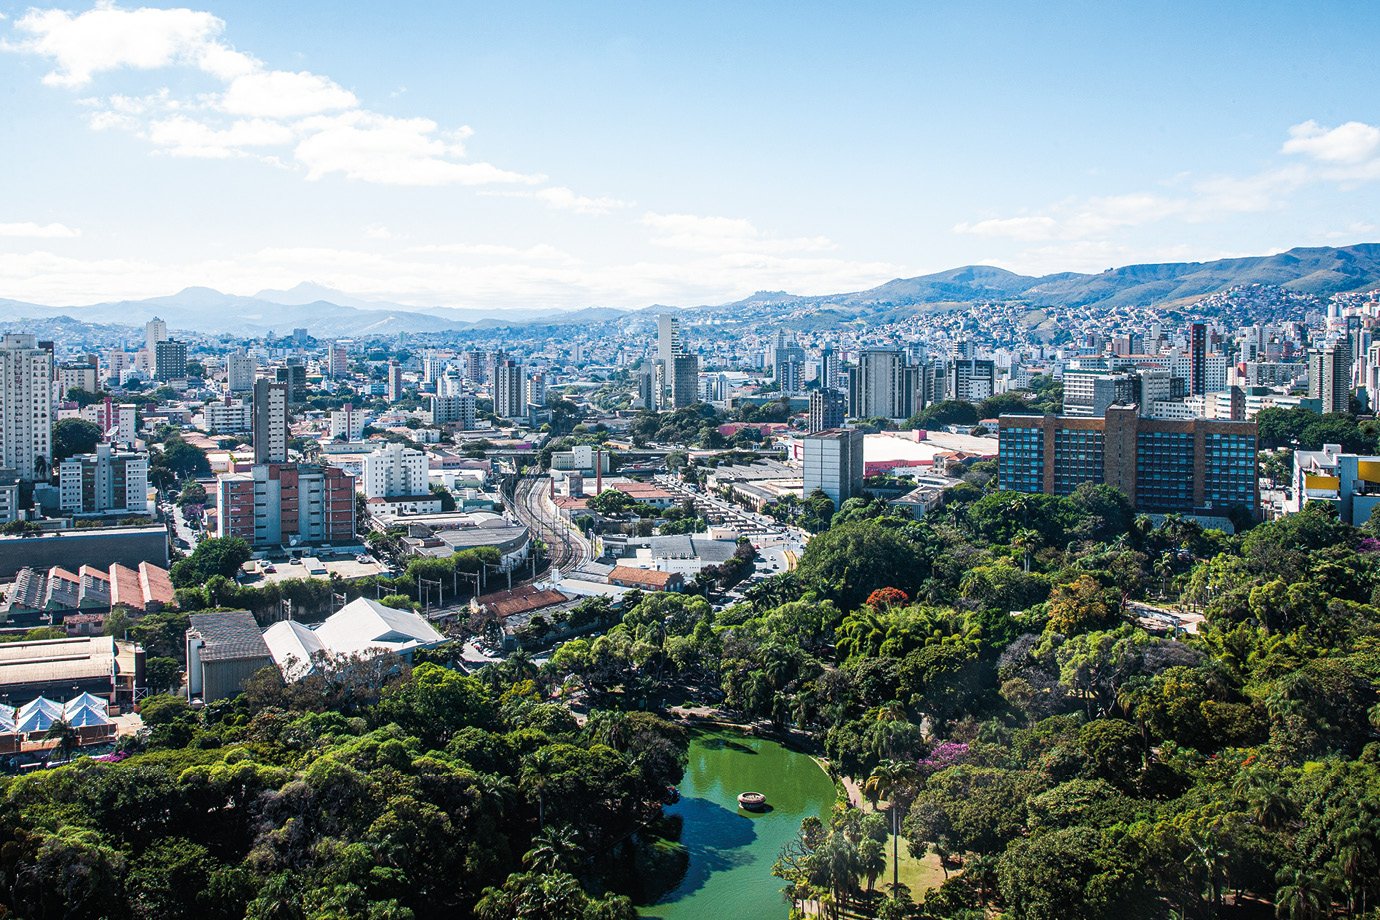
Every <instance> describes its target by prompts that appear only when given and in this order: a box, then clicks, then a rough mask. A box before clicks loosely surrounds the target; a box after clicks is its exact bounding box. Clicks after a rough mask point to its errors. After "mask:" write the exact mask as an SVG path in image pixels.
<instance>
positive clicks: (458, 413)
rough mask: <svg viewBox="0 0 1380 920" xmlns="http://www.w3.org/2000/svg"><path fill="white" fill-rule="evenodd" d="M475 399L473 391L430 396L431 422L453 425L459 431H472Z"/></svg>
mask: <svg viewBox="0 0 1380 920" xmlns="http://www.w3.org/2000/svg"><path fill="white" fill-rule="evenodd" d="M475 412H476V401H475V398H474V394H473V393H452V394H447V395H445V396H439V395H438V396H433V397H431V423H432V424H433V425H454V426H455V427H457V428H459V429H460V430H461V431H473V430H474V422H475Z"/></svg>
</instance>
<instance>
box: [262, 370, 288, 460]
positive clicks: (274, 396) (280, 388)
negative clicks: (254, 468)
mask: <svg viewBox="0 0 1380 920" xmlns="http://www.w3.org/2000/svg"><path fill="white" fill-rule="evenodd" d="M287 458H288V385H287V384H286V383H275V382H272V381H269V380H256V381H254V462H255V463H286V462H287Z"/></svg>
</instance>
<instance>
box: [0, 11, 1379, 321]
mask: <svg viewBox="0 0 1380 920" xmlns="http://www.w3.org/2000/svg"><path fill="white" fill-rule="evenodd" d="M956 7H957V8H956ZM0 14H3V16H4V19H3V20H0V43H3V44H0V49H2V50H0V297H9V298H13V299H21V300H34V301H39V302H45V303H60V304H68V303H82V302H92V301H98V300H106V299H114V298H121V297H142V296H149V295H155V294H164V293H171V292H173V291H175V290H178V289H180V288H181V287H184V286H188V285H194V284H204V285H208V286H213V287H217V288H219V289H222V290H227V291H232V292H234V293H253V292H254V291H257V290H259V289H261V288H270V287H271V288H280V287H290V286H292V285H293V284H296V283H297V282H299V281H307V280H310V281H315V282H319V283H322V284H326V285H329V286H333V287H338V288H341V289H344V290H348V291H353V292H356V293H359V294H361V295H364V296H369V297H376V298H382V299H392V300H398V301H401V302H405V303H419V304H443V305H449V306H480V307H489V308H493V307H501V306H523V307H532V306H549V307H579V306H586V305H592V304H602V305H612V306H628V307H631V306H643V305H647V304H650V303H654V302H660V303H672V304H682V305H688V304H695V303H705V302H720V301H724V300H729V299H733V298H736V297H740V296H744V295H746V294H749V293H751V292H752V291H754V290H759V289H767V290H778V289H784V290H790V291H793V292H798V293H827V292H833V291H845V290H856V289H861V288H865V287H869V286H872V285H874V284H877V283H880V282H882V281H886V280H888V279H890V278H893V277H900V276H909V275H915V274H921V273H924V272H928V271H936V270H940V269H944V268H950V267H955V266H958V265H963V264H968V263H977V262H981V263H988V264H995V265H1001V266H1003V267H1006V268H1010V269H1013V270H1017V271H1022V272H1027V273H1044V272H1052V271H1061V270H1078V271H1098V270H1101V269H1103V268H1107V267H1110V266H1112V265H1119V264H1126V263H1129V262H1138V261H1167V260H1202V259H1211V258H1217V257H1222V256H1227V255H1243V254H1258V253H1266V252H1273V251H1279V250H1282V249H1286V248H1289V247H1291V246H1296V245H1329V244H1331V245H1336V244H1345V243H1353V242H1365V241H1373V240H1376V239H1380V226H1377V225H1380V209H1377V205H1378V204H1380V196H1377V188H1378V187H1380V182H1378V181H1377V180H1380V128H1377V127H1375V126H1376V125H1377V124H1380V111H1377V107H1378V106H1380V103H1377V101H1376V94H1375V79H1374V73H1375V68H1374V64H1373V63H1372V61H1373V55H1374V50H1373V47H1372V45H1373V37H1374V36H1375V35H1377V34H1380V28H1378V27H1380V22H1377V19H1380V6H1377V5H1375V4H1363V3H1355V4H1327V3H1314V4H1297V3H1265V4H1254V5H1251V6H1249V7H1247V6H1246V5H1244V4H1216V5H1204V4H1188V3H1182V4H1179V3H1160V4H1139V5H1130V4H1125V5H1120V4H1105V3H1050V2H1045V3H1019V2H1004V3H989V4H982V5H978V4H940V3H895V4H889V3H866V4H837V3H817V4H815V3H798V2H797V3H780V4H769V3H757V4H743V3H722V4H715V3H701V4H670V3H660V4H649V3H627V4H612V3H609V4H571V3H550V4H545V3H541V4H536V3H526V4H519V3H505V4H494V5H481V4H469V3H391V4H353V5H350V6H349V7H347V8H345V9H343V10H342V5H341V4H339V3H314V2H293V3H290V4H283V3H266V2H253V3H251V2H236V3H217V2H211V3H198V4H194V5H192V6H190V7H176V6H171V5H170V6H165V7H156V8H155V7H139V6H133V5H125V6H116V5H113V4H102V5H99V6H95V7H93V6H90V5H63V6H35V7H31V6H27V5H25V4H22V3H12V2H9V0H0Z"/></svg>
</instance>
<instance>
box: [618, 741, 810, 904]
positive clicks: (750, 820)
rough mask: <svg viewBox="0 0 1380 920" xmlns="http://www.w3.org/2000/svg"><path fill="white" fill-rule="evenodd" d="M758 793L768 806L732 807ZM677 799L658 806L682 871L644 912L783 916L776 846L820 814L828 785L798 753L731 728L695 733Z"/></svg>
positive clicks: (779, 848) (778, 847)
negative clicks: (672, 826)
mask: <svg viewBox="0 0 1380 920" xmlns="http://www.w3.org/2000/svg"><path fill="white" fill-rule="evenodd" d="M740 792H762V793H765V794H766V796H767V804H768V805H770V806H771V807H770V809H769V810H768V811H765V812H761V813H752V812H747V811H743V810H742V809H740V808H739V807H738V793H740ZM680 795H681V797H680V801H679V802H677V803H676V804H674V805H670V806H668V807H667V808H666V813H667V814H668V815H672V816H676V817H678V818H679V819H680V821H681V835H680V843H681V844H682V845H683V846H684V847H685V850H686V853H687V855H688V856H689V861H688V863H687V865H686V870H685V876H684V877H683V878H682V879H681V880H680V883H679V884H677V885H676V886H675V887H674V888H672V889H671V890H670V891H668V892H667V893H666V894H665V895H664V896H662V897H661V899H660V900H658V901H657V902H656V903H655V904H652V905H649V906H647V907H643V908H642V909H641V913H642V915H643V916H644V917H649V918H651V917H656V918H662V920H735V918H738V917H754V918H755V917H763V918H772V917H779V918H784V917H785V916H786V914H787V910H788V908H787V905H786V902H785V900H784V899H783V898H782V896H781V889H782V887H783V886H784V884H785V883H784V882H783V881H782V880H781V879H778V878H777V877H776V876H774V875H772V874H771V867H772V863H774V862H776V857H777V855H778V854H779V853H780V852H781V848H782V846H784V845H785V844H786V842H787V841H789V840H791V839H792V838H793V837H795V835H796V832H797V831H799V830H800V822H801V820H802V819H803V818H806V817H808V816H810V815H814V816H816V817H821V818H822V817H825V816H827V815H828V814H829V810H830V809H831V808H833V805H834V784H833V782H831V781H830V779H829V777H828V776H827V775H825V773H824V771H823V770H822V769H820V767H819V764H817V763H815V761H814V760H813V759H811V758H810V757H809V756H808V755H806V754H798V753H796V752H794V751H791V750H788V749H786V748H784V747H782V746H781V745H779V744H777V743H776V742H775V741H767V740H764V739H761V738H752V737H748V736H746V735H740V734H737V733H735V732H725V733H717V732H716V733H705V734H700V735H696V736H695V738H694V740H692V741H691V743H690V762H689V764H688V765H687V766H686V768H685V779H684V780H683V781H682V782H681V784H680Z"/></svg>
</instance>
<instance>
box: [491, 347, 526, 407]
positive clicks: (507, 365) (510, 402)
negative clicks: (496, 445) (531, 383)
mask: <svg viewBox="0 0 1380 920" xmlns="http://www.w3.org/2000/svg"><path fill="white" fill-rule="evenodd" d="M525 382H526V381H525V380H524V374H523V367H522V365H521V364H519V363H518V362H516V361H513V360H512V359H510V358H505V359H504V360H503V362H502V363H500V364H499V365H498V366H496V367H495V368H494V385H493V391H494V415H496V416H498V417H499V418H509V419H512V418H522V417H523V416H524V415H526V414H527V406H526V399H525V396H526V394H525V393H524V392H523V390H524V384H525Z"/></svg>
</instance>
